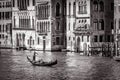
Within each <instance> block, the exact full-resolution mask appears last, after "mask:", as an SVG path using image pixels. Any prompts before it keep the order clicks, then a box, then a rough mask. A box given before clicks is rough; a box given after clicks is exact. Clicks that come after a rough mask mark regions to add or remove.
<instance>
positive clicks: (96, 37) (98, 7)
mask: <svg viewBox="0 0 120 80" xmlns="http://www.w3.org/2000/svg"><path fill="white" fill-rule="evenodd" d="M113 3H114V2H113V0H93V1H91V12H92V14H91V26H92V29H93V36H92V46H93V47H101V46H102V45H106V46H107V45H110V44H112V43H113V40H114V36H113V34H112V29H113V17H114V16H113V13H114V12H113V11H114V9H113V5H114V4H113Z"/></svg>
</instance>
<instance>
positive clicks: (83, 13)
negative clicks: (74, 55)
mask: <svg viewBox="0 0 120 80" xmlns="http://www.w3.org/2000/svg"><path fill="white" fill-rule="evenodd" d="M66 26H67V49H68V50H71V51H77V52H79V51H84V50H85V48H86V50H88V46H90V34H87V33H86V32H89V29H90V0H83V1H81V0H77V1H76V0H67V25H66ZM82 28H83V29H82Z"/></svg>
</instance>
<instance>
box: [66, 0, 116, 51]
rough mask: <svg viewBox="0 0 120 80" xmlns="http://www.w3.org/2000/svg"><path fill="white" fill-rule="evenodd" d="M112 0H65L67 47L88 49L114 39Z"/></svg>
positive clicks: (80, 49) (106, 43) (98, 46)
mask: <svg viewBox="0 0 120 80" xmlns="http://www.w3.org/2000/svg"><path fill="white" fill-rule="evenodd" d="M113 6H114V1H113V0H67V49H68V50H72V51H77V52H80V51H88V50H91V49H93V48H99V49H101V47H102V46H103V45H106V46H108V45H111V44H112V43H113V40H114V35H113V34H112V29H113V18H114V16H113V11H114V9H113Z"/></svg>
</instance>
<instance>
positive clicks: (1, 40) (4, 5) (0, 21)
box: [0, 0, 12, 48]
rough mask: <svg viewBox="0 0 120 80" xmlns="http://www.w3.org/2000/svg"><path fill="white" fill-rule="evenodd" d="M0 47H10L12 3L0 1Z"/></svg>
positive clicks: (4, 0)
mask: <svg viewBox="0 0 120 80" xmlns="http://www.w3.org/2000/svg"><path fill="white" fill-rule="evenodd" d="M0 47H7V48H8V47H12V3H11V0H1V1H0Z"/></svg>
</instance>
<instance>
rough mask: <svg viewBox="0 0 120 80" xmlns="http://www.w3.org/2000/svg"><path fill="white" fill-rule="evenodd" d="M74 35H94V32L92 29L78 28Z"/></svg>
mask: <svg viewBox="0 0 120 80" xmlns="http://www.w3.org/2000/svg"><path fill="white" fill-rule="evenodd" d="M73 33H74V34H78V35H92V31H91V30H90V29H87V28H84V27H78V28H76V29H75V30H74V31H73Z"/></svg>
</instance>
